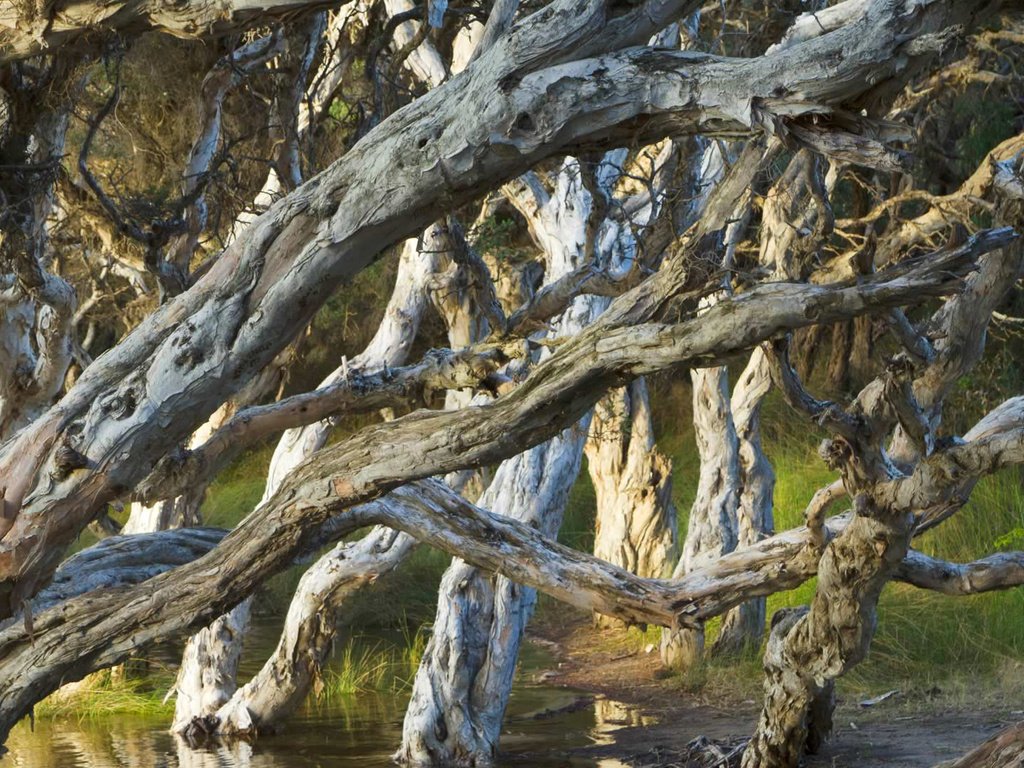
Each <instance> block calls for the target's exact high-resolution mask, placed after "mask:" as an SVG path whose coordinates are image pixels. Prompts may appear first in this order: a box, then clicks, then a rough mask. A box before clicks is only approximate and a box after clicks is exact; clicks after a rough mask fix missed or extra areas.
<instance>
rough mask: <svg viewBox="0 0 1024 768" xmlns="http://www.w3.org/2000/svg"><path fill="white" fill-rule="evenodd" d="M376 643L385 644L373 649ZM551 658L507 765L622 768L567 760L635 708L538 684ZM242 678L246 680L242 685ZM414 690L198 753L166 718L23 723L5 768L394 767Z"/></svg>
mask: <svg viewBox="0 0 1024 768" xmlns="http://www.w3.org/2000/svg"><path fill="white" fill-rule="evenodd" d="M274 638H276V632H274V631H273V628H268V627H266V626H261V627H259V628H258V632H257V633H256V637H255V641H254V642H253V643H252V645H254V646H256V648H255V649H253V651H251V652H250V654H249V658H248V660H247V661H246V663H245V664H244V669H245V671H246V672H249V673H251V672H252V671H254V668H255V666H256V664H257V659H258V658H259V657H260V656H261V655H265V651H267V650H269V648H268V647H267V644H268V642H273V640H274ZM374 642H375V643H379V642H380V640H379V639H378V640H375V641H374ZM550 665H551V659H550V657H548V656H547V655H546V654H544V653H543V652H542V651H540V650H538V649H536V648H528V649H525V652H524V657H523V663H522V670H521V673H520V675H519V679H518V680H517V683H516V686H515V689H514V690H513V693H512V698H511V700H510V702H509V709H508V713H507V716H506V725H505V729H504V733H503V736H502V741H501V746H502V758H501V761H500V763H499V765H501V766H535V767H536V768H566V767H569V766H571V767H572V768H585V767H589V768H620V766H621V765H622V764H621V763H619V762H618V761H615V760H607V759H603V760H601V759H591V758H587V757H584V756H580V755H573V754H570V753H571V752H572V751H573V750H577V749H579V748H581V747H586V746H589V745H594V744H609V743H611V742H612V740H613V736H612V735H613V734H614V731H615V730H617V729H618V728H621V727H624V726H627V725H639V724H641V721H642V717H641V715H640V713H639V712H638V711H637V710H635V709H634V708H631V707H628V706H625V705H621V704H619V703H617V702H613V701H609V700H607V699H604V698H602V697H593V696H590V695H587V694H585V693H583V692H580V691H574V690H570V689H565V688H556V687H552V686H551V685H544V684H540V683H535V682H533V680H535V679H536V678H537V673H538V672H539V671H540V670H543V669H550ZM243 679H245V677H244V676H243ZM408 695H409V694H408V691H404V692H398V693H360V694H355V695H352V696H339V697H334V698H332V699H331V700H329V701H321V702H319V703H316V702H314V703H311V704H310V705H308V706H307V707H305V708H304V709H303V710H302V711H300V712H299V713H297V714H296V715H295V716H294V717H293V718H292V719H290V720H289V721H288V722H287V724H286V725H285V727H284V729H283V730H282V732H281V733H280V734H277V735H274V736H266V737H262V738H260V739H258V740H256V741H255V742H254V743H251V744H249V743H239V744H235V745H233V746H231V747H220V748H215V749H207V750H193V749H190V748H189V747H188V746H186V745H185V744H184V743H183V742H181V740H179V739H175V738H174V737H172V736H171V735H170V734H169V733H167V727H168V719H167V718H166V717H158V718H152V717H137V716H131V715H123V714H118V715H109V716H95V717H88V718H84V719H80V720H79V719H75V718H67V717H63V718H40V719H38V720H37V721H36V723H35V728H34V730H32V729H30V727H29V724H28V723H27V722H23V723H21V724H19V725H18V726H17V727H16V728H15V729H14V731H13V732H12V733H11V736H10V738H9V740H8V745H7V746H8V747H9V749H10V752H9V753H8V754H7V756H6V757H5V758H4V759H3V761H2V763H0V764H2V765H3V766H4V768H6V766H20V767H23V768H327V767H328V766H353V767H354V766H360V767H361V768H377V767H381V768H383V767H384V766H393V763H392V762H391V760H390V755H391V754H392V752H394V750H395V749H396V748H397V747H398V744H399V742H400V741H401V728H402V716H403V714H404V710H405V703H406V700H407V698H408Z"/></svg>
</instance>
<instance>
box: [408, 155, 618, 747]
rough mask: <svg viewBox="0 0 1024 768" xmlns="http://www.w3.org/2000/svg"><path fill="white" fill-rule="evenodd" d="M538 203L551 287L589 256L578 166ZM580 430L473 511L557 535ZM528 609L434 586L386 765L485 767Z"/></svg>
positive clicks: (567, 325)
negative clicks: (430, 624) (430, 620)
mask: <svg viewBox="0 0 1024 768" xmlns="http://www.w3.org/2000/svg"><path fill="white" fill-rule="evenodd" d="M613 175H614V174H613ZM539 202H540V205H539V207H538V208H537V210H536V212H535V214H534V216H533V217H531V222H532V227H531V228H532V231H533V233H534V235H535V237H536V238H537V239H538V240H539V241H540V242H541V243H542V244H543V249H544V253H545V256H546V262H547V273H546V276H547V279H548V280H549V281H553V280H557V279H558V278H559V277H561V276H563V275H565V274H568V273H570V272H572V271H573V270H574V269H576V268H577V267H579V266H580V263H581V261H583V260H586V259H588V258H589V257H590V254H589V253H587V251H586V250H585V245H586V236H585V231H586V225H587V218H588V214H589V210H590V207H591V205H593V202H592V200H591V197H590V195H589V193H588V192H586V190H584V188H583V183H582V180H581V170H580V165H579V163H578V162H576V161H572V160H568V161H566V162H565V163H564V164H563V167H562V169H561V171H560V173H559V175H558V179H557V182H556V189H555V192H554V193H553V194H552V195H551V196H549V197H546V198H544V199H542V200H541V201H539ZM602 308H603V306H602V304H600V303H598V301H597V300H596V299H594V298H593V297H580V298H578V299H576V301H575V302H574V303H573V304H572V305H571V306H570V308H569V309H568V310H567V311H566V312H565V313H564V314H563V315H562V316H561V317H560V318H559V319H558V320H557V321H556V322H555V324H554V327H555V329H556V330H555V332H554V334H553V337H554V338H558V337H571V336H573V335H574V334H576V333H578V332H579V331H580V330H581V329H583V328H584V327H586V326H587V325H589V324H590V323H591V322H592V321H593V319H594V317H595V316H596V315H597V314H598V313H599V312H600V310H601V309H602ZM588 422H589V415H588V416H586V417H585V418H584V420H583V422H582V423H581V424H577V425H573V426H570V427H569V428H568V429H566V430H564V431H563V432H561V433H560V434H559V435H557V436H556V437H555V438H553V439H552V440H549V441H548V442H546V443H543V444H541V445H539V446H537V447H535V448H532V449H531V450H529V451H527V452H526V453H523V454H520V455H519V456H516V457H514V458H512V459H509V460H507V461H505V462H504V463H503V464H502V465H501V466H500V467H499V469H498V471H497V472H496V474H495V477H494V479H493V480H492V481H491V484H490V485H489V486H488V487H487V490H486V491H484V493H483V495H482V496H481V498H480V504H481V505H482V506H484V507H485V508H491V509H492V510H494V511H495V512H497V513H499V514H502V515H505V516H506V517H510V518H512V519H516V520H521V521H523V522H527V523H529V524H531V525H534V526H536V527H538V528H539V529H540V530H541V531H543V532H544V533H546V534H547V535H548V536H552V537H553V536H554V535H555V534H557V532H558V528H559V527H560V525H561V519H562V513H563V511H564V508H565V502H566V500H567V498H568V495H569V490H570V489H571V487H572V485H573V483H574V482H575V480H576V476H577V475H578V474H579V469H580V462H581V459H582V451H583V443H584V441H585V438H586V430H587V424H588ZM535 601H536V593H535V592H534V590H533V589H530V588H527V587H522V586H520V585H518V584H515V583H514V582H511V581H509V580H508V579H506V578H504V577H498V578H493V577H492V576H490V575H489V574H486V573H481V572H480V571H479V570H478V569H476V568H474V567H472V566H470V565H467V564H466V563H464V562H462V561H459V560H456V561H454V562H453V563H452V565H451V566H450V567H449V569H448V570H447V571H446V572H445V575H444V577H443V578H442V581H441V589H440V595H439V598H438V611H437V617H436V618H435V621H434V629H433V633H432V635H431V639H430V641H429V642H428V644H427V648H426V651H425V652H424V657H423V661H422V662H421V664H420V668H419V670H418V671H417V673H416V679H415V682H414V684H413V692H412V697H411V699H410V702H409V706H408V708H407V710H406V715H405V722H404V724H403V734H402V746H401V748H400V750H399V752H398V753H397V754H396V759H398V760H399V761H400V762H402V763H405V764H408V765H414V766H430V765H453V766H483V765H490V764H492V762H493V760H494V758H495V755H496V753H497V747H498V737H499V735H500V733H501V723H502V719H503V717H504V713H505V707H506V706H507V703H508V697H509V694H510V693H511V689H512V678H513V676H514V674H515V668H516V663H517V661H518V655H519V646H520V643H521V642H522V636H523V632H524V631H525V629H526V624H527V622H528V621H529V619H530V616H531V614H532V613H533V606H534V603H535Z"/></svg>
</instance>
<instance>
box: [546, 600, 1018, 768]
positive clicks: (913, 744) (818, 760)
mask: <svg viewBox="0 0 1024 768" xmlns="http://www.w3.org/2000/svg"><path fill="white" fill-rule="evenodd" d="M620 638H621V635H619V636H618V637H617V636H616V634H615V631H614V630H612V631H606V632H600V633H599V632H596V631H594V630H592V629H591V628H590V626H589V621H588V618H587V617H584V616H579V615H577V616H564V615H563V616H562V617H560V619H559V620H558V622H557V623H555V622H553V621H552V620H551V619H548V620H546V621H542V622H540V623H539V624H538V625H536V626H535V627H534V628H533V629H532V631H531V639H532V640H533V641H534V642H537V643H540V644H542V645H544V646H546V647H547V648H549V649H550V651H551V652H552V653H553V654H554V656H555V658H556V659H557V666H556V667H555V668H553V669H552V670H550V671H548V672H546V673H544V674H542V675H541V677H542V678H543V680H544V682H545V683H547V684H550V685H563V686H566V687H572V688H578V689H581V690H585V691H591V692H593V693H595V694H600V695H603V696H605V697H607V698H608V699H610V700H613V701H617V702H621V703H623V704H628V705H632V706H633V707H635V708H636V714H635V715H633V716H631V717H625V718H623V721H622V727H620V728H616V729H615V730H614V734H613V738H614V743H613V744H604V745H599V746H593V747H586V748H583V749H579V750H576V751H575V752H574V754H577V755H580V756H586V757H589V758H610V759H615V760H618V761H620V762H621V763H624V764H626V765H630V766H635V767H636V768H655V767H656V766H657V767H659V768H674V767H678V768H691V766H696V765H697V764H696V763H691V762H687V758H686V755H687V754H689V749H688V745H689V744H690V742H691V741H692V740H694V739H696V738H699V737H706V738H708V739H711V740H714V741H715V742H717V743H720V744H722V745H723V746H722V749H723V750H724V751H725V752H728V745H730V744H733V745H737V744H739V743H740V741H741V740H742V739H744V738H745V737H747V736H748V735H749V734H750V733H751V732H752V730H753V728H754V724H755V722H756V720H757V704H758V703H757V701H756V700H755V699H754V698H745V699H740V698H738V697H737V696H736V695H735V694H733V695H728V694H727V695H726V696H724V697H716V698H715V699H714V700H711V699H710V698H709V696H708V694H707V692H705V693H703V694H702V695H701V696H697V695H693V694H690V693H687V692H686V691H684V690H683V689H682V686H681V683H680V681H679V679H678V678H673V677H668V678H666V676H665V675H664V673H663V671H662V670H661V666H660V663H659V659H658V652H657V649H651V650H650V652H645V651H647V649H646V648H641V649H639V650H637V649H636V648H635V647H633V648H629V647H624V644H623V643H622V642H621V639H620ZM743 674H749V673H747V672H744V673H743ZM1009 704H1010V706H1008V707H1007V708H1006V709H992V708H990V706H989V707H987V708H985V709H983V710H977V711H965V710H962V709H946V708H944V705H943V704H942V703H940V702H936V705H935V706H934V708H929V707H927V706H916V707H915V708H914V709H913V710H911V709H910V708H908V707H906V706H904V705H901V703H900V701H899V699H898V698H894V699H892V700H889V701H885V702H882V703H879V704H878V705H876V706H874V707H872V708H870V709H865V708H861V707H859V706H858V705H857V703H856V702H841V703H840V706H839V707H838V708H837V710H836V730H835V733H834V735H833V738H832V740H831V741H830V742H829V743H828V744H827V745H826V747H825V749H824V751H823V752H822V754H820V755H816V756H814V757H813V758H809V759H808V760H807V762H806V766H807V768H826V767H827V768H932V767H933V766H936V765H937V764H939V763H941V762H942V761H944V760H949V759H951V758H954V757H958V756H960V755H963V754H964V753H965V752H968V751H969V750H970V749H972V748H973V747H975V746H977V745H978V744H979V743H981V742H982V741H984V740H985V739H987V738H989V737H990V736H992V735H993V734H994V733H995V732H996V731H998V730H1001V729H1002V728H1005V727H1006V726H1008V725H1010V724H1012V723H1014V722H1017V721H1019V720H1020V719H1021V717H1020V713H1019V712H1015V713H1012V714H1011V709H1013V708H1018V707H1020V706H1021V703H1020V702H1010V703H1009ZM641 722H642V723H643V724H642V725H641V724H639V723H641Z"/></svg>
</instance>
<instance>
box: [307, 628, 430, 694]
mask: <svg viewBox="0 0 1024 768" xmlns="http://www.w3.org/2000/svg"><path fill="white" fill-rule="evenodd" d="M426 645H427V634H426V632H423V631H421V630H416V629H411V628H409V627H408V626H407V627H405V628H403V631H402V633H401V635H400V637H398V638H397V639H395V640H394V641H393V642H387V641H385V640H380V639H376V640H368V639H367V638H363V637H354V638H351V639H350V640H349V641H348V642H347V643H345V647H344V649H343V650H342V651H341V653H340V654H339V656H338V657H337V659H335V661H334V663H332V664H331V665H330V666H329V667H328V669H327V670H326V672H325V674H324V679H323V689H322V690H321V697H323V698H326V699H328V700H330V699H333V698H336V697H344V696H355V695H357V694H361V693H385V692H391V693H394V692H397V691H404V690H408V689H409V688H411V687H412V682H413V679H414V677H415V675H416V670H417V669H418V668H419V665H420V660H421V659H422V658H423V651H424V649H425V648H426Z"/></svg>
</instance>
